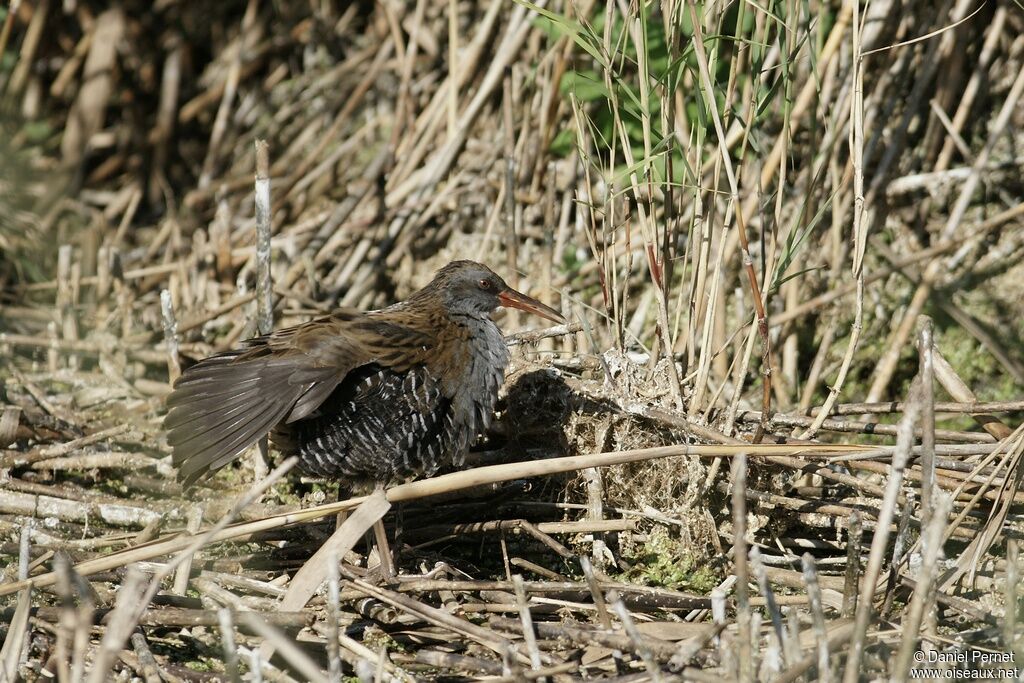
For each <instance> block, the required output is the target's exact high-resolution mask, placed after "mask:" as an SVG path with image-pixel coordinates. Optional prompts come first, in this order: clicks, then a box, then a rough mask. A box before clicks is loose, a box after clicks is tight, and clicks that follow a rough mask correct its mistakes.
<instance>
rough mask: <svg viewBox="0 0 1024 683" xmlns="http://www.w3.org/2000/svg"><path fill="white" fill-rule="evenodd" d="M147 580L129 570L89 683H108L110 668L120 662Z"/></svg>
mask: <svg viewBox="0 0 1024 683" xmlns="http://www.w3.org/2000/svg"><path fill="white" fill-rule="evenodd" d="M144 587H145V576H144V575H143V573H142V572H141V571H140V570H139V569H138V568H137V567H130V568H129V569H128V575H127V577H125V580H124V583H123V584H121V587H120V588H119V589H118V591H117V605H116V607H115V608H114V611H113V612H111V614H110V616H109V619H108V620H107V624H106V629H105V631H104V633H103V640H102V641H101V642H100V646H99V649H98V651H97V652H96V654H95V655H94V656H93V661H92V665H91V667H90V671H89V678H88V679H87V681H88V683H103V681H105V680H109V678H108V676H109V674H110V668H111V667H112V666H113V665H114V662H115V661H116V659H117V653H118V652H120V651H121V650H122V649H124V645H125V642H127V640H128V637H129V636H130V635H131V632H132V631H133V630H135V627H136V621H137V619H136V615H137V614H138V611H137V610H138V601H139V600H140V599H141V598H142V593H143V588H144Z"/></svg>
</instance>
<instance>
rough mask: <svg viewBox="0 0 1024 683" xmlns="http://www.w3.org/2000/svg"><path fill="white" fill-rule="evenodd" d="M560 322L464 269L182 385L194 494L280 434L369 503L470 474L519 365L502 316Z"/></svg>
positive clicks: (281, 339) (169, 417)
mask: <svg viewBox="0 0 1024 683" xmlns="http://www.w3.org/2000/svg"><path fill="white" fill-rule="evenodd" d="M501 306H505V307H510V308H517V309H521V310H523V311H527V312H529V313H532V314H535V315H539V316H541V317H543V318H546V319H548V320H551V321H553V322H555V323H562V322H564V318H563V317H562V315H561V314H560V313H559V312H558V311H556V310H555V309H553V308H551V307H550V306H547V305H546V304H543V303H541V302H540V301H538V300H536V299H534V298H531V297H529V296H527V295H525V294H523V293H521V292H518V291H516V290H514V289H512V288H511V287H509V286H508V285H507V284H506V283H505V281H504V280H503V279H502V278H501V277H499V276H498V275H497V274H496V273H494V271H492V270H491V269H490V268H488V267H487V266H485V265H482V264H480V263H476V262H474V261H468V260H459V261H453V262H451V263H449V264H448V265H446V266H444V267H443V268H441V269H440V270H439V271H437V273H436V274H435V275H434V277H433V279H432V280H431V281H430V282H429V284H427V285H426V286H425V287H423V288H422V289H420V290H419V291H417V292H415V293H414V294H412V296H410V297H409V298H408V299H407V300H405V301H402V302H399V303H396V304H393V305H391V306H388V307H387V308H383V309H380V310H373V311H365V312H363V311H358V310H354V309H350V308H341V309H337V310H334V311H333V312H331V313H329V314H327V315H325V316H322V317H319V318H316V319H313V320H310V321H308V322H305V323H302V324H299V325H295V326H293V327H287V328H284V329H280V330H277V331H275V332H272V333H271V334H268V335H264V336H259V337H256V338H253V339H249V340H247V341H245V342H242V343H241V344H240V345H239V346H238V347H237V348H234V349H232V350H229V351H225V352H222V353H218V354H215V355H213V356H210V357H208V358H206V359H204V360H202V361H200V362H198V363H197V364H195V365H193V366H192V367H190V368H188V369H187V370H185V371H184V373H182V375H181V376H180V377H179V378H178V379H177V381H176V382H175V383H174V387H173V390H172V392H171V393H170V395H169V397H168V398H167V407H168V411H167V414H166V416H165V418H164V426H165V430H166V433H167V441H168V444H169V445H170V447H171V449H172V463H173V464H174V466H175V467H177V469H178V475H177V476H178V479H179V481H181V482H182V483H183V484H184V485H185V486H186V487H188V486H191V485H193V484H194V483H196V482H197V481H198V480H200V479H202V478H204V477H207V476H208V475H209V474H211V473H212V472H214V471H216V470H218V469H220V468H221V467H224V466H225V465H227V464H228V463H230V462H232V461H233V460H235V459H236V458H238V457H239V456H240V455H241V454H242V453H243V452H244V451H245V450H246V449H248V448H249V447H250V446H252V445H253V444H254V443H256V442H257V441H259V440H260V439H261V438H263V437H264V436H266V435H267V434H268V433H269V434H271V438H272V441H273V443H274V445H275V447H277V448H278V449H279V450H280V451H281V452H282V453H283V454H284V455H296V456H298V466H299V468H300V469H302V470H304V471H306V472H307V473H308V474H310V475H313V476H316V477H321V478H328V479H337V480H338V481H339V482H340V483H342V484H344V485H345V487H346V488H348V489H349V490H369V489H373V488H380V487H384V486H388V485H391V484H395V483H402V482H405V481H410V480H412V479H416V478H420V477H429V476H431V475H433V474H435V473H436V472H437V471H438V470H439V469H440V468H441V467H445V466H450V467H455V468H457V467H460V466H462V464H463V462H464V459H465V455H466V453H467V451H468V450H469V447H470V446H471V445H472V443H473V442H474V440H475V439H476V438H477V436H478V435H479V434H480V433H482V432H484V431H485V430H486V429H487V427H488V425H489V423H490V421H491V419H492V417H493V412H494V407H495V404H496V402H497V398H498V390H499V389H500V387H501V385H502V382H503V381H504V372H505V368H506V367H507V365H508V363H509V359H510V356H509V351H508V347H507V346H506V344H505V340H504V337H503V336H502V333H501V331H500V329H499V328H498V326H497V324H496V323H495V322H494V321H493V320H492V319H491V315H492V313H494V311H495V310H496V309H497V308H498V307H501Z"/></svg>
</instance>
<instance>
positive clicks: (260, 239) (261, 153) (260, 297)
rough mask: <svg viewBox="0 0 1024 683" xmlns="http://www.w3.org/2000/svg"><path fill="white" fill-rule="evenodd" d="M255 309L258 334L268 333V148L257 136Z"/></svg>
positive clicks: (270, 314) (270, 317)
mask: <svg viewBox="0 0 1024 683" xmlns="http://www.w3.org/2000/svg"><path fill="white" fill-rule="evenodd" d="M254 199H255V204H256V310H257V314H256V315H257V327H258V328H259V332H260V334H270V333H271V332H272V331H273V328H274V309H273V299H272V298H271V296H272V295H271V282H272V277H271V273H270V238H271V235H272V233H273V227H272V226H271V224H270V150H269V147H268V145H267V141H266V140H256V183H255V192H254Z"/></svg>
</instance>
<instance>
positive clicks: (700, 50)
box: [687, 0, 772, 443]
mask: <svg viewBox="0 0 1024 683" xmlns="http://www.w3.org/2000/svg"><path fill="white" fill-rule="evenodd" d="M687 5H688V6H689V10H690V19H691V21H692V22H693V32H694V33H693V48H694V55H695V56H696V58H697V67H698V69H699V71H700V77H701V85H702V87H703V88H704V94H705V97H707V99H708V101H709V102H716V101H717V100H716V98H715V89H714V83H713V81H712V79H711V75H710V70H709V68H708V61H707V55H706V54H705V50H704V38H703V36H702V35H701V30H700V20H699V18H698V16H697V5H696V3H695V2H694V0H688V2H687ZM710 111H711V118H712V121H713V122H714V125H715V132H716V133H717V135H718V141H719V143H718V150H719V152H720V154H721V157H722V167H723V168H724V169H725V175H726V178H727V180H728V182H729V190H730V192H731V193H732V195H731V197H730V199H731V204H730V206H731V208H732V209H733V210H735V218H736V235H737V237H738V238H739V244H740V250H741V255H742V259H743V268H744V270H745V271H746V273H747V280H748V284H749V286H750V293H751V298H752V299H753V301H754V311H755V312H756V315H757V330H758V334H759V335H760V336H761V374H762V376H763V378H764V382H763V387H762V393H761V411H762V414H763V415H765V416H766V417H767V416H768V415H769V414H770V413H771V396H772V366H771V339H770V337H769V336H768V317H767V313H766V312H765V306H764V296H763V295H762V292H761V288H760V286H759V285H758V282H757V274H756V273H755V272H754V260H753V259H752V258H751V256H750V245H749V243H748V241H747V227H746V221H745V219H744V216H743V211H742V210H736V209H738V208H739V197H740V192H739V185H738V183H737V181H736V174H735V172H734V171H733V167H732V160H731V158H730V156H729V149H728V147H727V146H726V140H727V138H726V135H725V131H724V129H723V126H722V121H721V117H720V116H719V114H718V107H710ZM763 436H764V425H760V426H759V428H758V431H757V433H756V434H755V436H754V443H758V442H760V440H761V438H762V437H763Z"/></svg>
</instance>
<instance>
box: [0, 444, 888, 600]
mask: <svg viewBox="0 0 1024 683" xmlns="http://www.w3.org/2000/svg"><path fill="white" fill-rule="evenodd" d="M866 450H869V449H868V448H867V447H865V446H860V445H842V444H840V445H835V444H831V445H829V444H804V445H790V444H759V445H751V444H738V445H736V444H731V445H713V446H708V445H699V444H695V445H690V444H681V445H677V446H660V447H657V448H645V449H639V450H632V451H615V452H611V453H592V454H587V455H579V456H567V457H563V458H550V459H547V460H531V461H527V462H516V463H509V464H505V465H490V466H487V467H478V468H475V469H471V470H463V471H461V472H453V473H451V474H445V475H442V476H439V477H434V478H431V479H424V480H420V481H414V482H410V483H407V484H401V485H399V486H395V487H392V488H390V489H388V490H387V491H386V494H387V499H388V500H389V501H390V502H392V503H395V502H401V501H407V500H415V499H419V498H426V497H430V496H435V495H440V494H443V493H450V492H452V491H460V490H465V489H469V488H474V487H477V486H486V485H489V484H496V483H500V482H503V481H510V480H514V479H524V478H529V477H541V476H548V475H552V474H560V473H562V472H574V471H577V470H581V469H584V468H586V467H609V466H612V465H623V464H627V463H631V462H644V461H649V460H655V459H660V458H668V457H680V456H697V457H707V458H714V457H727V456H733V455H736V454H738V453H746V454H749V455H754V456H771V455H792V454H801V453H815V454H819V455H829V454H836V453H845V452H850V451H866ZM293 464H294V459H289V460H288V461H286V462H285V463H282V465H281V467H278V469H277V470H275V471H274V472H273V473H271V475H270V476H271V477H273V478H274V479H273V480H274V481H276V480H277V478H278V477H279V476H280V475H279V474H278V471H279V470H281V469H282V467H284V466H285V465H287V466H288V467H291V466H292V465H293ZM271 483H272V482H271ZM266 485H269V484H266V483H265V482H261V484H260V488H259V491H258V492H257V493H256V494H255V495H259V494H260V493H262V491H263V490H265V487H266ZM250 498H251V497H246V498H245V499H244V500H245V502H244V505H243V504H242V503H239V504H236V506H235V507H234V508H233V510H235V511H234V512H231V513H229V514H228V515H227V516H225V517H224V518H223V519H222V520H221V522H219V523H218V524H217V525H216V526H215V527H213V528H212V529H210V530H208V531H207V532H205V534H204V536H203V537H200V539H197V542H199V541H201V544H200V546H201V545H205V544H207V543H214V542H219V541H224V540H229V539H238V538H245V537H248V536H250V535H251V534H254V533H257V532H261V531H266V530H268V529H275V528H280V527H282V526H286V525H290V524H297V523H301V522H308V521H312V520H316V519H322V518H324V517H330V516H333V515H336V514H337V513H339V512H342V511H344V510H351V509H353V508H355V507H358V506H359V505H360V504H361V503H362V502H363V501H365V500H367V497H366V496H358V497H355V498H350V499H347V500H343V501H338V502H336V503H327V504H324V505H318V506H316V507H312V508H309V509H308V510H300V511H296V512H287V513H281V514H277V515H270V516H268V517H265V518H262V519H259V520H255V521H252V522H242V523H239V524H234V525H232V526H231V527H230V528H226V527H227V525H228V524H229V521H226V520H230V519H233V518H234V516H235V515H236V514H237V510H239V509H241V508H242V507H244V506H245V505H248V504H249V502H250ZM191 545H193V541H192V539H191V538H188V537H184V538H183V537H181V536H173V537H171V538H164V539H160V540H157V541H152V542H150V543H147V544H145V545H142V546H138V547H133V548H128V549H125V550H122V551H118V552H116V553H111V554H109V555H106V556H104V557H99V558H95V559H91V560H86V561H84V562H81V563H79V564H78V565H76V566H75V570H76V571H78V572H79V573H80V574H82V575H83V576H88V575H90V574H95V573H97V572H103V571H108V570H111V569H116V568H117V567H123V566H126V565H128V564H131V563H132V562H140V561H144V560H151V559H153V558H156V557H159V556H161V555H167V554H169V553H173V552H177V551H180V550H182V549H187V548H189V547H190V546H191ZM29 582H31V583H32V584H33V585H34V586H37V587H44V586H51V585H53V583H54V576H53V573H52V572H51V573H49V574H41V575H39V576H35V577H33V578H31V579H29ZM24 587H25V585H24V584H22V583H21V582H13V583H7V584H0V597H2V596H4V595H9V594H11V593H15V592H17V591H19V590H21V589H22V588H24Z"/></svg>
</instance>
